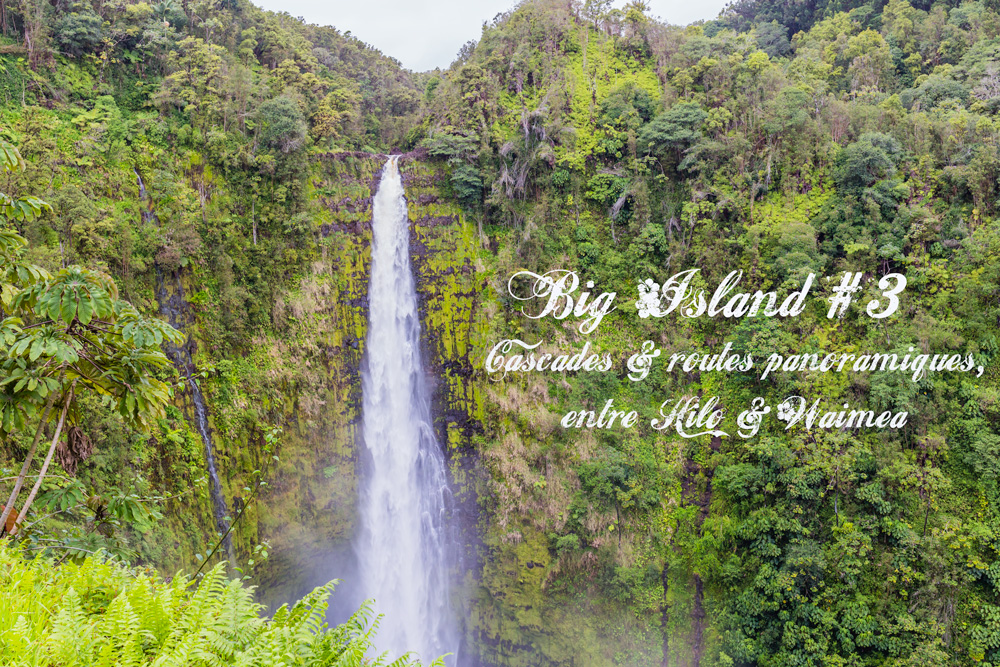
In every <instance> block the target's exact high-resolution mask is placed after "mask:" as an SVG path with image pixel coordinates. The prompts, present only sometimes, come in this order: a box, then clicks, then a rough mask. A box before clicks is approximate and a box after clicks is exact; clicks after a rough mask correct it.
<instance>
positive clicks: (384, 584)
mask: <svg viewBox="0 0 1000 667" xmlns="http://www.w3.org/2000/svg"><path fill="white" fill-rule="evenodd" d="M368 307H369V321H368V345H367V349H366V351H365V354H366V357H365V367H364V368H363V371H362V378H361V387H362V395H363V396H362V436H363V438H364V443H365V447H366V449H367V451H368V453H369V454H370V468H369V470H368V471H367V474H366V475H365V476H364V480H363V482H362V488H361V498H360V515H361V517H360V518H361V527H360V528H361V529H360V534H359V536H358V541H357V542H356V553H357V557H358V561H359V567H360V583H361V587H362V591H363V594H364V596H365V597H366V598H374V599H375V609H376V610H377V611H378V612H379V613H382V614H384V615H385V618H383V620H382V623H381V626H380V628H379V632H378V636H377V641H376V644H377V646H378V647H379V649H380V650H388V651H389V652H390V653H392V654H394V655H401V654H402V653H404V652H406V651H413V652H415V653H417V654H418V655H419V657H420V659H421V660H422V661H424V662H430V661H431V660H433V659H434V658H436V657H438V656H439V655H442V654H444V653H452V654H456V653H457V648H458V640H457V636H456V631H455V625H454V622H453V617H452V614H451V611H450V604H449V599H450V596H449V581H448V568H449V563H450V561H452V560H453V559H452V557H451V551H452V549H451V545H452V544H453V542H452V540H451V539H450V538H449V534H448V531H447V523H446V517H445V513H446V510H447V507H448V504H449V503H450V501H451V497H450V490H449V488H448V479H447V474H446V468H445V460H444V455H443V453H442V451H441V446H440V444H439V443H438V441H437V438H436V437H435V435H434V431H433V428H432V426H431V415H430V401H429V393H430V392H429V391H428V389H427V387H426V386H425V382H424V375H423V372H424V371H423V365H422V362H421V354H420V318H419V314H418V312H417V294H416V288H415V286H414V280H413V272H412V269H411V267H410V250H409V220H408V218H407V211H406V200H405V198H404V192H403V183H402V179H401V177H400V174H399V167H398V165H397V163H396V158H395V157H390V158H389V161H388V162H387V163H386V165H385V167H384V168H383V170H382V179H381V181H380V183H379V187H378V191H377V192H376V194H375V199H374V203H373V214H372V265H371V282H370V285H369V289H368ZM455 661H456V658H455V656H454V655H453V656H452V657H451V658H448V660H447V662H448V664H450V665H454V664H455Z"/></svg>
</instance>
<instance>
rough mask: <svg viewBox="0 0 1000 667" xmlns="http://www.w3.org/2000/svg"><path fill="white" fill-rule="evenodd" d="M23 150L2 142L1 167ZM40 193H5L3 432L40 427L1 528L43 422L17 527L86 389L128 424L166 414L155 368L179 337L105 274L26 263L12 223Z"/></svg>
mask: <svg viewBox="0 0 1000 667" xmlns="http://www.w3.org/2000/svg"><path fill="white" fill-rule="evenodd" d="M23 168H24V163H23V161H22V159H21V156H20V155H19V154H18V152H17V150H16V149H15V148H14V147H13V146H11V145H10V144H7V143H6V142H2V141H0V170H2V171H13V170H16V169H23ZM47 208H48V205H47V204H45V203H44V202H42V201H41V200H38V199H34V198H30V197H22V198H19V199H13V198H11V197H9V196H7V195H5V194H3V193H0V261H2V270H0V433H4V434H6V433H11V432H13V431H22V430H24V429H26V428H28V427H29V424H32V423H34V427H35V433H34V438H33V440H32V443H31V446H30V448H29V450H28V454H27V456H26V457H25V460H24V463H23V465H22V466H21V471H20V474H19V475H18V477H17V480H16V482H15V484H14V488H13V490H12V491H11V493H10V496H9V497H8V499H7V502H6V504H5V505H4V508H3V510H2V512H0V526H5V527H6V525H7V517H8V515H10V514H11V512H13V510H14V503H15V502H16V501H17V499H18V496H19V494H20V492H21V489H22V488H23V486H24V482H25V480H26V479H27V476H28V472H29V470H30V469H31V465H32V462H33V460H34V457H35V452H36V450H37V448H38V444H39V442H40V440H41V437H42V433H43V429H44V426H45V424H46V423H48V421H49V420H50V418H51V417H52V416H54V415H55V414H58V415H59V418H58V421H57V424H56V428H55V434H54V436H53V438H52V443H51V445H50V446H49V450H48V453H47V455H46V457H45V460H44V462H43V463H42V467H41V470H40V472H39V474H38V476H37V478H36V480H35V484H34V486H33V488H32V489H31V492H30V494H29V495H28V498H27V500H26V501H25V502H24V504H23V506H22V507H21V511H20V513H19V514H18V515H17V521H16V524H15V526H14V527H13V529H12V531H11V532H16V531H17V529H18V528H17V527H18V526H19V525H20V524H21V522H23V521H24V519H25V517H26V516H27V513H28V509H29V508H30V507H31V504H32V502H33V501H34V499H35V497H36V495H37V494H38V490H39V489H40V488H41V485H42V480H43V479H44V478H45V474H46V472H47V471H48V467H49V464H50V463H51V461H52V456H53V454H54V453H55V450H56V446H57V445H58V443H59V438H60V435H61V434H62V432H63V429H64V427H65V425H66V422H67V417H69V419H70V420H73V419H74V418H75V416H76V400H75V399H76V398H77V397H78V396H79V395H80V393H81V392H92V393H94V394H96V395H98V396H101V397H102V398H103V400H104V401H105V403H106V404H110V405H111V406H113V407H114V408H116V409H117V410H118V412H119V413H120V414H121V416H122V417H123V418H124V419H125V420H126V422H128V423H129V424H131V425H134V426H137V427H139V428H145V427H147V426H148V424H149V422H150V420H152V419H156V418H159V417H162V416H163V415H164V408H165V405H166V402H167V401H168V400H169V396H170V389H169V387H168V385H167V384H166V383H164V382H163V381H161V380H159V379H158V378H157V377H156V376H155V373H156V371H157V370H158V369H160V368H163V367H164V366H166V365H167V364H168V363H169V362H168V360H167V357H166V356H165V355H164V354H163V352H162V351H161V350H160V344H161V343H162V342H163V341H164V340H167V341H170V342H173V343H180V342H181V340H182V335H181V334H180V332H178V331H176V330H175V329H173V328H172V327H171V326H170V325H168V324H167V323H165V322H162V321H160V320H157V319H147V318H144V317H142V315H141V314H140V313H139V312H138V311H137V310H136V309H135V308H133V307H132V306H131V305H130V304H128V303H126V302H124V301H121V300H120V299H119V298H118V288H117V286H116V285H115V282H114V280H112V278H111V277H110V276H108V275H106V274H103V273H100V272H98V271H92V270H89V269H84V268H81V267H77V266H70V267H67V268H64V269H62V270H60V271H59V272H58V273H56V274H54V275H53V274H50V273H49V272H47V271H45V270H44V269H42V268H40V267H38V266H34V265H32V264H29V263H26V262H25V261H24V249H25V246H26V243H25V241H24V239H23V238H22V237H21V236H20V235H18V234H17V232H16V231H14V230H13V229H10V228H8V227H7V225H9V224H10V223H11V222H12V218H17V217H20V219H22V220H23V219H27V218H30V217H32V216H37V215H40V214H41V213H42V211H43V210H45V209H47Z"/></svg>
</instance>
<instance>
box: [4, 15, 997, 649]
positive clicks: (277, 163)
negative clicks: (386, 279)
mask: <svg viewBox="0 0 1000 667" xmlns="http://www.w3.org/2000/svg"><path fill="white" fill-rule="evenodd" d="M347 27H348V26H340V28H341V29H345V28H347ZM998 112H1000V5H998V4H997V3H996V2H995V1H994V0H980V1H976V2H972V1H969V0H965V1H964V2H959V1H955V0H939V1H938V2H933V3H931V2H924V1H922V0H920V1H915V2H907V1H905V0H889V1H888V2H881V0H872V1H870V2H860V1H858V0H829V1H824V0H816V1H810V2H789V1H786V0H737V1H736V2H734V3H732V4H731V5H729V6H728V7H727V8H726V9H725V10H724V11H723V12H722V13H721V14H720V16H719V17H718V18H717V19H715V20H711V21H706V22H702V23H699V24H695V25H692V26H687V27H679V26H672V25H668V24H666V23H664V22H662V21H661V20H659V19H656V18H654V17H652V16H651V14H650V11H649V8H648V6H647V5H646V4H645V3H644V2H642V0H633V1H632V2H630V3H629V4H627V5H625V6H622V7H616V6H614V3H612V2H611V1H610V0H586V2H579V1H578V0H525V1H524V2H522V3H521V4H519V5H518V6H516V7H514V8H512V9H511V10H510V11H508V12H506V13H503V14H500V15H498V16H497V17H495V18H494V19H492V21H490V22H488V23H486V24H484V27H483V31H482V34H481V36H480V38H479V39H478V40H476V41H474V42H469V43H468V44H467V45H466V46H465V47H463V48H462V49H461V51H460V52H459V53H458V54H456V59H455V61H454V62H453V63H452V64H451V65H450V67H448V68H447V69H443V70H440V69H439V70H435V71H431V72H423V73H414V72H410V71H408V70H406V69H404V68H403V67H402V65H401V64H400V63H399V62H397V61H395V60H393V59H391V58H389V57H386V56H384V55H382V54H381V53H379V52H378V51H377V50H375V49H374V48H372V47H370V46H367V45H365V44H363V43H361V42H360V41H359V40H357V39H355V38H354V37H352V36H351V35H350V34H349V33H348V32H342V31H341V30H338V29H335V28H321V27H317V26H314V25H309V24H308V23H306V22H305V21H304V20H302V19H299V18H293V17H291V16H289V15H287V14H276V13H271V12H266V11H263V10H261V9H259V8H257V7H255V6H253V5H252V4H250V3H249V2H247V1H246V0H197V1H195V0H182V1H181V2H178V1H177V0H160V1H159V2H157V3H155V4H150V3H148V2H132V1H130V0H100V1H94V2H91V1H90V0H80V1H73V2H69V1H67V0H0V158H2V159H0V167H2V174H0V193H3V194H0V258H2V260H3V262H4V264H3V267H2V269H0V288H2V306H0V307H2V311H3V312H2V316H3V320H2V322H0V353H2V354H0V365H2V367H3V372H4V377H2V378H0V411H2V412H0V424H2V426H0V438H2V439H0V494H2V497H0V503H5V504H11V505H12V507H11V509H7V508H4V509H3V517H2V520H0V525H3V526H4V528H5V529H6V531H7V532H8V533H13V535H12V536H11V537H10V538H9V540H8V543H7V546H3V547H0V590H3V592H4V596H3V601H2V602H0V621H2V623H0V627H2V628H3V629H2V630H0V656H3V661H4V664H8V663H10V664H25V665H29V664H30V665H63V664H66V665H68V664H84V665H90V664H99V663H100V664H145V662H148V661H151V660H152V659H153V658H154V656H156V655H160V654H159V653H158V652H159V651H163V652H165V653H163V655H168V654H169V658H163V661H162V662H160V663H157V664H345V665H346V664H360V662H353V663H352V662H350V661H349V660H350V659H355V660H356V661H360V660H362V657H361V656H363V655H364V654H365V652H366V651H369V650H370V648H369V647H370V644H371V643H372V642H374V645H375V646H378V635H377V632H376V633H374V634H372V633H371V632H370V630H371V628H370V626H369V625H368V623H369V621H370V618H371V614H372V612H371V610H370V609H369V608H368V607H363V608H362V611H361V612H360V613H359V614H356V615H354V616H352V615H351V613H352V612H353V611H354V610H357V609H358V608H359V606H360V605H361V601H360V600H358V599H355V598H356V596H354V594H353V593H352V592H351V577H350V574H351V572H350V567H347V569H345V568H344V567H343V563H347V562H349V561H350V560H351V546H350V544H351V540H352V537H353V535H354V534H355V532H356V530H357V508H356V502H357V490H358V478H359V474H360V468H361V467H362V462H361V460H362V459H363V456H361V453H360V451H359V444H358V440H357V423H358V417H359V412H360V393H361V387H360V380H359V373H360V370H359V369H360V368H361V365H362V364H363V359H364V348H365V333H366V326H367V321H366V308H367V302H366V294H367V276H368V271H369V267H370V261H371V253H370V247H369V246H370V242H371V224H370V221H371V215H372V213H371V208H372V196H373V195H374V192H375V190H376V188H377V186H378V175H379V172H380V169H381V167H382V164H383V163H384V162H385V159H386V157H385V156H386V154H388V153H399V154H402V157H401V159H400V162H401V170H402V172H403V183H404V185H405V188H406V196H407V199H408V201H409V216H410V221H411V227H412V230H413V234H412V239H411V251H412V256H413V262H414V269H415V271H416V274H417V290H418V293H419V297H420V300H421V308H420V315H421V319H422V323H423V329H424V334H425V339H426V340H425V347H426V353H427V358H428V362H429V365H430V370H431V371H432V374H433V375H434V377H435V378H436V382H435V392H434V393H435V398H434V406H433V407H434V419H435V429H436V430H437V431H438V434H439V440H440V442H441V443H442V444H443V446H444V447H445V448H446V450H447V456H448V460H449V465H450V470H451V477H452V483H453V487H454V489H455V492H456V499H457V502H456V505H455V508H454V511H453V515H454V516H453V517H452V519H453V521H454V522H455V523H456V524H457V525H458V526H459V527H460V529H461V534H462V544H463V548H464V550H465V554H464V557H463V558H462V559H461V562H460V564H458V565H456V568H455V569H456V571H455V572H454V577H455V580H456V582H458V584H459V585H457V586H455V589H454V598H455V600H454V606H455V607H456V609H458V610H459V613H458V614H457V616H458V617H459V618H460V619H462V621H463V627H462V634H463V637H464V639H463V642H462V651H461V655H462V656H463V664H468V665H504V666H510V667H520V666H525V667H526V666H529V665H576V666H580V665H586V666H590V665H636V666H639V665H643V666H645V665H671V666H674V665H684V666H687V667H695V666H697V667H708V666H709V665H713V666H714V665H718V666H725V665H760V666H762V667H773V666H782V667H784V666H791V665H815V666H819V665H844V666H847V665H891V666H896V667H902V666H904V665H956V666H957V665H962V666H966V665H983V666H988V665H993V664H1000V338H998V332H1000V222H998V218H997V216H998V209H1000V134H998V131H1000V115H998ZM552 269H566V270H573V271H576V272H577V273H578V274H579V276H580V278H581V280H583V281H593V283H594V284H595V285H596V288H595V290H597V291H615V292H617V293H618V294H619V295H622V296H623V297H624V296H625V295H633V294H635V293H636V285H637V283H638V282H639V281H641V280H644V279H646V278H653V279H656V280H658V281H662V280H665V279H666V278H668V277H669V276H671V275H673V274H675V273H677V272H680V271H685V270H688V269H699V274H698V277H697V278H696V281H697V282H698V285H699V286H700V287H707V286H712V285H716V284H718V283H719V282H720V281H721V280H722V279H723V278H724V277H725V276H726V275H727V274H728V273H730V272H731V271H734V270H738V271H742V275H743V283H742V285H741V288H742V289H750V290H756V289H760V290H765V291H768V290H776V291H778V292H786V291H789V290H791V289H796V288H798V287H800V286H801V285H802V281H803V279H804V277H805V276H806V275H807V274H809V273H815V274H816V275H818V276H835V277H838V279H839V276H840V275H841V273H842V272H853V273H861V274H863V275H865V276H867V277H873V278H876V279H877V278H879V277H881V276H882V275H884V274H887V273H893V272H894V273H901V274H903V275H905V277H906V280H907V286H906V289H905V291H904V292H903V293H902V294H901V295H900V307H899V311H898V313H897V314H896V315H895V316H893V317H890V318H887V319H885V320H876V319H872V318H869V317H866V316H864V307H863V305H859V304H863V303H865V302H866V301H867V300H868V298H864V299H862V298H860V297H859V299H858V300H857V301H856V302H855V305H853V306H851V308H850V309H849V311H848V313H847V315H846V316H845V317H843V318H839V319H837V318H834V319H831V318H828V317H827V312H826V311H827V307H826V305H827V304H826V302H825V300H824V299H822V298H821V299H815V300H814V302H810V304H809V305H808V306H807V307H806V309H805V311H804V312H803V313H802V314H801V315H799V316H797V317H795V318H787V319H775V318H744V319H725V318H707V317H704V318H691V319H683V318H666V319H644V318H640V317H638V316H637V313H636V309H635V306H634V305H631V304H630V303H628V302H629V299H627V298H620V299H619V302H618V306H619V307H618V309H617V310H616V311H615V312H612V313H611V314H609V315H608V316H607V318H606V319H605V321H604V322H603V323H602V324H601V325H600V327H598V328H597V329H596V330H595V331H593V332H591V333H589V334H584V333H581V332H580V330H579V329H578V328H577V327H575V326H573V325H572V323H571V322H566V323H565V325H564V323H560V322H555V321H552V320H551V319H548V320H545V319H541V320H533V319H530V318H526V317H524V316H523V315H522V313H521V310H520V309H521V306H522V304H521V303H520V302H518V301H517V300H515V299H513V298H512V297H511V295H510V294H509V292H508V289H507V281H508V279H509V278H510V276H511V275H512V274H514V273H515V272H517V271H519V270H530V271H535V272H538V273H544V272H546V271H549V270H552ZM876 282H877V280H876ZM835 284H836V280H831V281H830V282H823V281H821V282H820V283H819V284H818V285H816V287H815V288H814V289H815V290H817V292H816V293H817V295H819V296H822V297H826V296H829V295H830V294H832V288H833V286H834V285H835ZM866 284H867V283H866ZM874 288H875V285H874V283H873V284H871V285H869V286H868V287H864V292H863V293H864V296H865V297H871V296H877V292H876V290H875V289H874ZM514 338H516V339H522V340H525V341H529V342H532V343H533V342H536V341H539V340H541V341H544V343H543V347H542V348H540V349H541V350H544V351H549V352H552V353H554V354H558V353H560V352H563V351H566V350H572V351H579V350H581V349H583V347H584V345H589V348H590V349H591V350H594V351H597V352H599V353H602V354H604V353H607V354H609V355H610V357H611V359H612V362H613V364H612V368H611V370H610V371H609V372H606V373H586V372H572V371H566V372H561V373H546V374H539V373H522V374H519V373H509V374H507V375H506V377H504V378H503V379H502V380H500V379H498V378H497V377H495V376H491V375H490V374H489V373H487V372H486V371H485V370H484V359H485V357H486V355H487V353H488V352H489V350H490V349H491V348H492V346H493V345H494V344H495V343H496V342H497V341H500V340H503V339H514ZM644 340H652V341H654V342H655V343H656V344H657V345H658V346H660V347H661V348H662V349H663V350H665V351H666V352H667V353H668V354H669V353H675V352H676V353H687V352H690V351H694V350H718V349H721V347H722V346H723V345H725V344H726V343H729V344H731V349H732V350H733V351H734V353H738V354H741V355H745V354H752V355H754V356H755V357H756V358H758V359H759V358H767V357H768V355H770V354H772V353H777V354H780V355H783V356H789V355H794V354H803V353H816V354H823V353H826V352H851V353H855V354H861V353H865V352H868V353H870V352H879V351H881V352H896V353H898V354H900V355H903V354H906V353H907V352H914V351H917V352H922V353H928V354H934V353H949V354H951V353H957V354H962V355H966V354H971V355H974V356H975V358H976V359H977V362H978V363H980V364H982V365H983V366H984V367H985V372H984V373H983V374H982V376H981V377H975V375H974V374H972V375H970V374H962V373H957V372H947V371H940V372H929V373H926V374H923V375H921V376H919V377H917V378H916V379H912V378H911V377H910V376H909V375H908V374H899V373H892V372H878V371H876V372H871V373H863V372H844V373H835V374H827V373H819V372H810V371H785V370H779V371H777V372H775V373H773V374H771V375H770V376H769V377H767V378H766V379H765V380H761V379H760V375H759V374H757V373H753V372H750V373H739V372H734V373H730V372H725V371H719V370H713V371H699V369H697V368H694V369H691V370H690V371H682V370H680V369H679V368H678V369H675V370H674V371H672V372H668V371H667V370H666V369H665V367H664V366H663V365H654V366H653V368H652V370H651V372H650V374H649V376H648V377H647V378H645V379H644V380H643V381H642V382H633V381H631V380H629V379H628V373H629V370H628V368H627V365H626V360H627V358H628V356H629V355H630V354H632V352H633V351H634V350H635V349H637V347H638V345H639V344H640V343H641V342H642V341H644ZM685 395H688V396H691V395H698V396H702V395H704V396H718V397H720V398H721V401H722V403H723V404H724V405H731V406H736V405H745V404H748V403H749V402H750V400H751V399H752V398H754V397H757V396H762V397H765V398H767V399H768V400H769V401H770V402H777V401H780V400H781V399H782V398H783V397H785V396H789V395H802V396H805V397H815V398H819V399H821V401H822V403H823V404H824V406H828V407H830V408H831V409H832V408H837V409H839V406H840V405H841V404H845V403H848V404H850V405H853V406H860V407H862V408H864V409H871V410H878V411H882V410H892V411H895V412H900V411H905V412H907V413H908V415H909V419H908V421H907V423H906V425H905V426H904V427H903V428H900V429H893V430H847V429H837V430H821V429H813V430H807V429H805V428H794V429H789V430H787V431H786V430H784V429H783V428H781V426H780V424H777V423H775V422H768V423H767V424H766V425H765V426H764V427H762V429H761V431H760V433H759V434H758V435H757V436H756V437H754V438H752V439H747V440H741V439H739V438H719V437H712V436H702V437H696V438H682V437H680V436H679V435H678V434H677V433H676V432H673V433H671V432H670V431H657V430H654V429H652V428H650V426H649V424H650V419H651V418H654V417H656V416H657V414H658V410H659V408H660V405H661V403H662V402H663V400H664V399H666V398H670V397H680V396H685ZM609 398H613V399H614V401H615V402H616V404H620V405H628V406H630V407H632V408H634V409H636V410H637V411H638V412H639V413H640V415H641V419H640V420H639V422H638V423H639V425H638V426H637V427H636V428H635V429H630V430H579V429H565V428H562V427H561V426H560V418H561V417H562V415H563V414H564V413H566V412H567V411H568V410H575V409H579V407H580V406H585V407H587V408H588V409H593V410H600V408H601V406H603V405H604V404H605V401H606V400H607V399H609ZM53 459H54V460H53ZM22 486H23V491H21V487H22ZM15 488H16V489H17V490H18V491H20V493H11V492H12V490H14V489H15ZM9 497H10V498H11V499H12V500H13V503H11V502H10V501H9V500H8V498H9ZM53 562H55V563H58V566H57V567H50V565H51V564H52V563H53ZM226 562H228V563H229V565H226V564H225V563H226ZM179 571H183V572H186V573H187V575H186V576H179V577H177V578H175V579H173V580H170V579H169V578H170V577H173V576H174V575H175V574H176V573H177V572H179ZM192 576H197V577H200V578H201V585H200V587H198V588H197V589H196V590H195V589H193V588H192V587H189V583H190V582H191V581H192V579H190V578H189V577H192ZM186 577H187V578H186ZM227 577H228V578H229V579H230V580H231V581H230V582H228V583H227ZM334 577H341V578H343V579H344V583H343V584H342V585H341V588H339V589H338V590H337V592H336V593H334V595H333V601H334V607H337V606H338V602H337V600H338V598H343V599H344V601H343V602H342V603H340V604H342V606H343V609H342V610H340V611H338V612H337V613H336V614H332V615H331V617H330V618H331V619H333V620H335V621H338V622H339V621H341V620H345V621H346V623H345V624H344V625H339V626H337V627H336V629H335V630H334V631H333V632H331V633H330V634H327V635H317V634H316V633H315V630H316V629H317V628H318V627H319V625H320V624H321V622H322V620H323V613H324V612H323V609H325V606H324V604H325V603H324V600H325V599H326V596H327V595H328V594H329V593H330V591H331V590H332V587H330V586H327V584H328V582H329V581H330V580H331V579H333V578H334ZM238 581H242V582H243V584H240V583H234V582H238ZM249 585H253V586H255V588H254V589H252V590H253V591H254V593H253V595H256V602H255V601H254V598H253V597H252V596H251V594H250V593H248V592H247V590H249V589H248V588H246V587H245V586H249ZM317 586H318V587H319V588H318V589H317V588H316V587H317ZM314 589H316V590H315V592H312V593H310V591H313V590H314ZM31 591H34V592H35V593H34V595H32V594H31ZM8 593H9V595H8ZM300 599H301V600H302V603H301V604H299V605H298V606H295V607H291V608H290V607H287V606H286V607H283V608H281V609H279V607H280V606H281V605H283V604H285V603H291V604H294V603H296V602H297V601H299V600H300ZM257 604H259V605H260V606H259V607H258V606H256V605H257ZM275 610H278V611H275ZM374 611H375V612H377V611H379V605H378V601H376V604H375V610H374ZM195 612H197V613H195ZM264 612H267V613H272V614H273V615H274V617H273V621H271V622H270V623H264V622H262V621H261V620H260V616H259V614H260V613H264ZM199 623H200V624H202V625H201V626H199ZM199 627H201V628H202V629H201V630H199ZM206 633H207V634H206ZM255 646H258V647H259V646H266V647H267V650H268V651H273V655H272V654H270V653H266V652H265V651H264V649H261V650H260V651H259V652H257V653H254V648H253V647H255ZM185 651H187V653H185ZM269 656H270V657H269ZM277 656H284V657H277ZM290 656H296V657H290ZM352 656H353V658H352ZM421 657H422V658H425V659H427V658H431V657H433V656H421ZM101 660H103V661H105V662H100V661H101ZM170 660H173V661H174V662H170ZM281 660H285V661H286V662H280V661H281ZM295 660H298V661H297V662H296V661H295ZM338 660H339V661H340V662H336V661H338ZM197 661H201V662H197Z"/></svg>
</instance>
